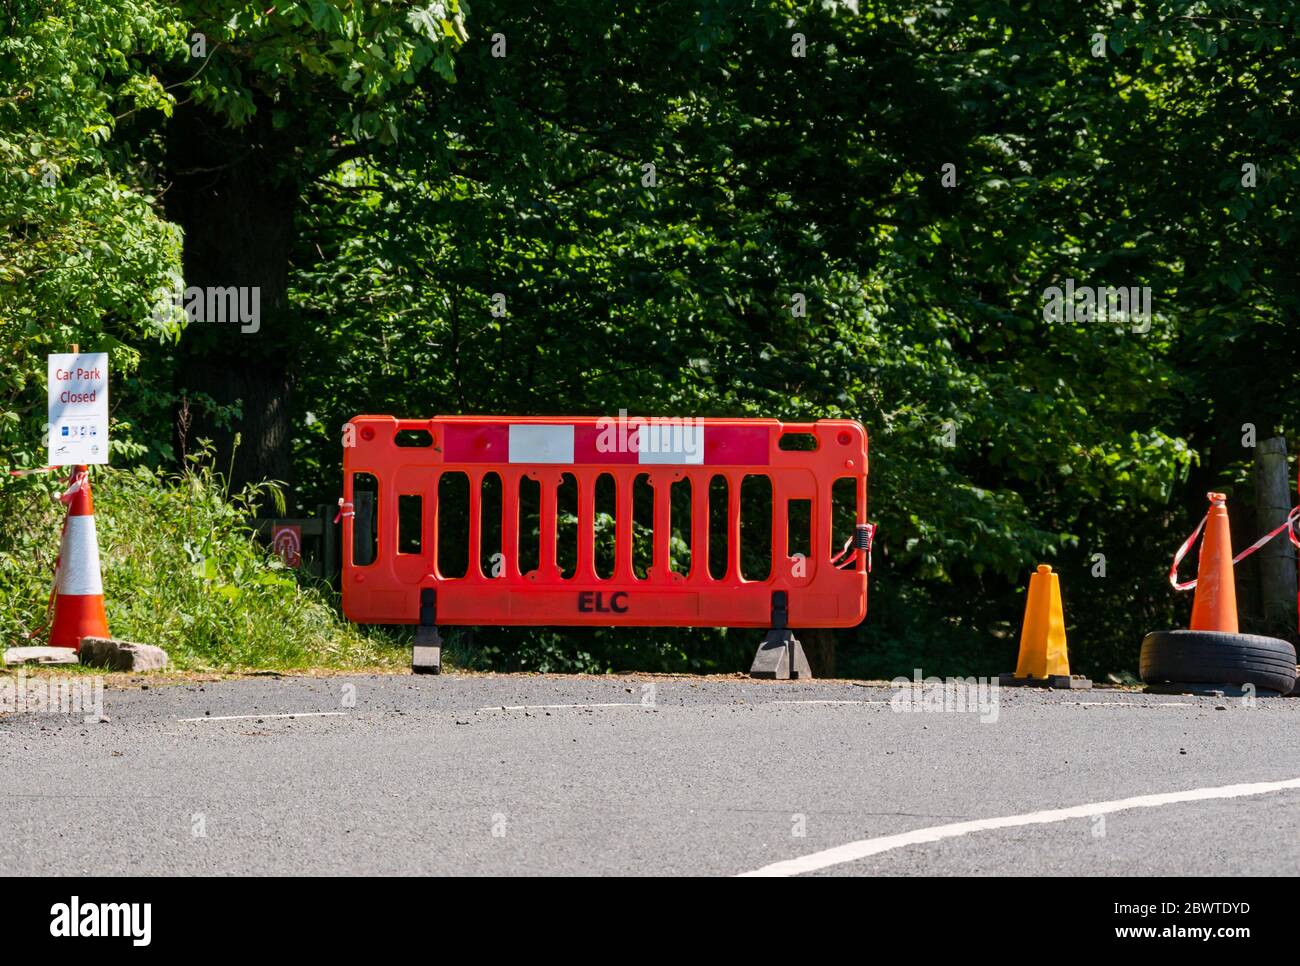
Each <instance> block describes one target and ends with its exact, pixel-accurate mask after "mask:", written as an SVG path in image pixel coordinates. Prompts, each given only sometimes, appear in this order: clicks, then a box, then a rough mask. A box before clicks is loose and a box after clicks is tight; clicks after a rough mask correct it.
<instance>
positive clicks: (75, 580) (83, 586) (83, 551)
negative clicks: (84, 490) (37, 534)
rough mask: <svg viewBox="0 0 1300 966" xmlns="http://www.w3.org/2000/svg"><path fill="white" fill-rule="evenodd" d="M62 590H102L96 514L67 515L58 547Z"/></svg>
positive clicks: (60, 589)
mask: <svg viewBox="0 0 1300 966" xmlns="http://www.w3.org/2000/svg"><path fill="white" fill-rule="evenodd" d="M59 593H60V594H69V595H77V594H103V593H104V585H103V584H102V583H101V582H100V579H99V541H98V540H96V539H95V518H94V517H84V516H83V517H68V525H67V527H66V528H65V529H64V531H63V546H62V548H61V549H60V551H59Z"/></svg>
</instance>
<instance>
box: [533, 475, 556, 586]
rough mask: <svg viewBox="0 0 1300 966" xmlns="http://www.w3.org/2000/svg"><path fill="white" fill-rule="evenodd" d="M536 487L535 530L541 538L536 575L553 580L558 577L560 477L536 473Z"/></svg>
mask: <svg viewBox="0 0 1300 966" xmlns="http://www.w3.org/2000/svg"><path fill="white" fill-rule="evenodd" d="M537 485H538V504H537V529H538V533H539V534H540V536H541V542H540V547H539V549H538V551H537V553H538V558H537V573H538V576H539V577H540V578H541V579H542V580H553V579H556V578H558V577H559V575H560V568H559V566H558V565H557V564H556V561H555V543H556V535H555V509H556V504H557V503H558V501H559V486H560V475H559V474H558V473H547V472H541V473H538V474H537Z"/></svg>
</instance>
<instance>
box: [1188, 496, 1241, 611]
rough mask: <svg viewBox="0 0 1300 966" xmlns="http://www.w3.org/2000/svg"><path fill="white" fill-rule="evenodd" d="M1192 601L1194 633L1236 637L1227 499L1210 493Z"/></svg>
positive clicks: (1235, 590) (1234, 592)
mask: <svg viewBox="0 0 1300 966" xmlns="http://www.w3.org/2000/svg"><path fill="white" fill-rule="evenodd" d="M1208 495H1209V498H1210V510H1209V513H1207V514H1206V517H1205V540H1204V542H1203V543H1202V544H1201V557H1200V564H1199V565H1198V570H1197V573H1196V596H1195V598H1193V600H1192V623H1191V626H1190V628H1189V629H1190V630H1193V631H1219V632H1221V633H1224V634H1236V633H1237V586H1236V584H1235V583H1234V582H1233V579H1232V534H1231V533H1230V532H1229V528H1228V506H1227V500H1228V498H1227V497H1226V496H1224V495H1223V494H1222V493H1210V494H1208Z"/></svg>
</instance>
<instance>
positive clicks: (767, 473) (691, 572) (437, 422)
mask: <svg viewBox="0 0 1300 966" xmlns="http://www.w3.org/2000/svg"><path fill="white" fill-rule="evenodd" d="M783 439H784V440H786V441H787V443H788V445H795V444H802V445H803V446H805V447H813V446H815V448H783V447H782V445H781V444H782V440H783ZM344 444H345V446H344V457H343V471H344V484H343V492H344V512H343V611H344V613H345V614H346V615H347V617H348V618H349V619H350V620H353V621H357V622H359V623H369V624H401V623H407V624H409V623H417V622H418V621H419V616H420V598H421V593H420V592H421V590H424V589H434V590H436V592H437V594H436V600H437V623H438V624H487V625H500V624H536V625H543V624H544V625H587V624H604V625H614V624H617V625H640V626H648V625H658V626H718V627H768V626H771V620H772V606H773V605H772V602H773V592H774V591H785V592H786V593H787V596H788V606H789V623H790V626H793V627H848V626H852V625H855V624H857V623H859V622H860V621H861V620H862V618H863V617H864V616H865V615H866V606H867V569H868V566H867V561H868V554H869V546H870V542H869V534H870V529H869V528H868V527H867V525H866V519H867V495H866V483H867V435H866V431H865V430H864V429H863V428H862V426H861V425H860V424H859V423H857V422H854V421H852V420H839V419H823V420H818V421H817V422H814V423H784V424H783V423H781V422H780V421H778V420H775V419H693V420H661V421H650V420H636V419H630V420H629V419H626V417H617V418H605V419H597V418H595V417H575V418H551V417H545V418H542V417H465V416H449V417H435V418H433V419H421V420H415V419H396V418H394V417H392V416H358V417H356V418H355V419H353V420H352V421H351V422H350V423H349V425H348V428H347V431H346V433H345V438H344ZM462 475H463V476H462ZM366 476H368V477H371V478H373V479H365V477H366ZM603 476H609V477H611V478H612V480H613V488H614V490H615V493H616V496H615V498H614V501H613V502H614V505H613V507H612V510H613V512H612V514H609V513H599V514H598V512H597V511H598V508H597V491H598V489H601V490H602V491H603V493H604V495H608V490H609V484H608V483H605V482H601V483H600V485H599V487H598V480H599V479H600V478H601V477H603ZM753 476H757V477H766V478H767V480H768V481H770V488H771V509H770V511H768V512H767V514H766V519H764V518H763V515H762V510H761V508H760V509H758V510H754V509H753V503H751V511H752V512H750V513H747V514H746V515H745V520H744V525H743V527H744V528H743V531H742V514H741V500H740V495H741V487H742V481H743V480H744V479H745V478H746V477H753ZM494 477H495V479H493V478H494ZM566 477H571V478H572V479H571V480H566V479H565V478H566ZM639 477H644V478H645V479H644V480H643V481H642V482H641V483H640V484H639V485H640V487H642V493H643V495H644V486H645V483H647V482H648V484H649V486H650V487H651V488H652V491H653V511H652V512H651V513H649V514H646V516H647V519H646V520H645V521H636V522H635V526H634V511H635V509H636V506H635V502H634V488H635V487H636V486H637V485H638V483H637V481H638V478H639ZM717 478H721V479H722V480H723V481H725V484H726V491H727V492H726V505H725V533H718V534H715V538H716V537H717V536H724V537H725V547H726V556H725V560H724V559H722V558H721V555H720V553H719V550H720V549H721V545H719V547H716V548H715V549H714V554H713V556H714V558H715V560H714V565H715V569H717V570H722V569H723V568H722V566H721V565H722V564H723V563H724V562H725V573H718V574H717V575H716V576H715V575H714V574H713V573H711V572H710V548H709V542H710V533H709V531H710V493H709V488H710V485H711V484H712V485H713V486H714V488H715V490H716V489H717V486H718V484H716V483H714V482H713V481H715V479H717ZM359 479H364V480H365V483H366V484H367V486H368V488H369V489H368V490H367V489H366V488H358V486H357V482H358V480H359ZM845 479H847V480H851V481H852V483H851V484H843V483H841V484H840V486H841V488H845V487H848V488H851V489H852V491H853V492H852V496H851V498H848V499H844V500H843V503H844V504H847V506H844V507H843V510H842V512H841V513H840V519H839V521H838V526H839V532H834V533H833V532H832V524H833V522H834V521H833V513H832V510H833V498H832V487H834V486H835V484H836V482H837V481H839V480H845ZM562 482H563V483H564V484H565V487H566V490H565V492H566V495H571V496H573V497H574V500H573V502H574V503H575V504H576V506H575V508H574V509H575V512H573V513H571V514H566V515H565V516H564V517H563V518H562V520H561V524H562V528H563V529H564V530H565V536H566V537H568V536H570V535H571V534H570V531H576V536H575V539H576V552H573V553H566V554H565V555H564V556H565V557H566V560H567V569H569V570H570V571H571V572H569V573H566V572H565V569H562V566H561V561H560V560H559V559H558V557H557V549H558V541H559V536H558V535H557V517H558V514H557V495H558V494H559V492H560V487H561V484H562ZM453 483H454V484H461V483H463V484H464V487H465V489H467V493H466V494H465V498H464V499H463V500H458V501H457V505H456V506H454V507H453V506H452V505H451V504H450V491H451V489H452V484H453ZM498 483H499V492H500V494H501V496H500V503H501V510H500V514H499V517H498V514H497V513H496V512H485V509H484V502H485V497H484V494H485V488H486V492H489V493H495V492H497V491H498ZM674 484H677V485H678V487H679V490H678V494H677V500H676V504H675V505H674V502H673V486H674ZM757 485H758V487H759V489H761V488H762V485H761V484H757ZM683 486H684V487H689V496H687V495H686V493H685V492H683V489H682V488H683ZM521 487H528V488H530V489H534V488H535V489H536V490H537V498H536V509H537V512H536V524H535V526H536V531H535V532H534V530H533V525H534V524H533V519H532V514H529V517H528V519H526V520H525V524H526V527H525V531H526V532H525V533H523V534H521V528H520V511H521V495H520V494H521ZM376 490H377V493H376V494H375V496H374V497H364V496H363V493H365V492H375V491H376ZM440 490H442V491H443V493H442V500H441V502H442V504H444V505H443V506H441V507H440V499H439V495H440ZM575 491H576V493H575ZM798 501H807V503H806V505H804V506H799V505H798ZM643 502H644V501H643ZM756 502H758V503H762V502H763V501H762V500H758V501H756ZM792 502H794V503H795V504H796V506H795V511H794V512H795V515H796V517H797V518H798V521H799V522H800V523H802V520H803V519H804V516H805V514H806V517H807V520H808V525H807V541H806V547H805V549H804V550H803V551H802V552H797V548H795V549H792V547H791V539H792V536H791V533H790V530H789V527H788V520H789V519H790V513H791V511H790V509H789V507H790V504H791V503H792ZM372 503H373V504H374V505H375V506H377V510H376V512H375V513H374V516H373V518H372V519H373V523H371V522H369V521H368V520H367V517H366V516H365V513H366V511H367V509H368V506H369V505H370V504H372ZM720 509H721V504H720V503H718V504H717V506H716V508H715V516H714V521H715V526H714V529H715V530H718V531H721V529H722V528H721V527H720V526H718V524H719V523H721V520H722V514H721V513H720V512H718V511H719V510H720ZM440 511H441V515H442V516H443V518H444V519H442V520H441V521H440V519H439V517H440ZM678 511H680V512H678ZM358 514H362V515H361V517H360V518H358ZM675 514H676V515H677V516H678V517H679V518H680V519H679V520H678V526H677V527H676V528H674V525H673V524H674V519H673V518H674V515H675ZM611 516H612V520H611ZM498 520H499V521H500V523H499V525H498V522H497V521H498ZM460 525H464V527H465V528H466V529H467V531H468V532H467V533H463V534H461V535H460V536H461V539H460V540H455V541H452V542H450V543H449V540H450V538H449V535H448V534H447V533H446V532H443V533H441V534H440V529H442V530H451V529H456V528H458V527H459V526H460ZM611 527H612V529H613V553H612V560H611V559H610V556H611V555H609V554H604V555H603V556H604V559H605V561H606V562H607V563H612V567H613V572H612V573H607V574H604V575H602V574H600V573H599V572H598V563H599V562H600V560H599V559H598V554H597V531H598V530H599V531H600V535H601V536H602V537H604V538H607V537H608V535H609V533H608V531H609V529H610V528H611ZM855 527H856V529H855ZM800 529H801V530H802V526H801V527H800ZM485 530H486V531H487V533H486V534H485ZM498 532H499V541H498V539H497V536H496V535H497V533H498ZM742 533H743V534H744V538H745V541H746V550H745V552H744V554H742ZM674 534H677V537H676V541H675V542H674ZM756 534H758V537H759V539H756V537H755V535H756ZM764 534H767V535H770V554H769V559H768V561H767V563H768V566H767V568H766V570H767V573H766V576H764V577H762V579H747V578H746V576H745V574H744V573H742V561H743V562H745V563H751V562H752V561H753V560H754V554H753V553H752V552H750V550H749V549H748V544H749V543H751V542H755V543H758V544H764V543H766V540H764V539H762V536H763V535H764ZM797 536H798V537H799V538H800V539H802V536H803V534H802V533H801V534H798V535H797ZM485 537H486V539H485ZM440 538H441V544H442V545H441V547H440V545H439V544H440ZM847 539H852V540H853V543H852V548H851V549H849V551H848V552H847V553H845V552H844V551H843V550H841V548H842V547H844V546H845V545H846V540H847ZM498 542H499V545H498ZM634 544H635V545H636V548H637V549H636V551H635V553H634ZM646 544H649V545H650V552H649V554H646V553H645V552H644V550H645V545H646ZM687 547H689V558H690V560H689V566H685V565H683V564H681V563H680V561H678V567H677V568H676V569H675V568H674V561H675V560H677V558H680V557H682V556H684V555H685V551H686V549H687ZM566 549H567V543H566ZM440 550H441V551H442V558H443V559H441V560H440V553H439V551H440ZM837 551H838V554H837ZM521 553H527V556H528V558H529V560H528V562H527V563H526V564H524V565H523V566H521V560H522V558H521ZM638 556H639V557H641V558H646V557H648V560H647V561H646V563H647V566H645V567H644V568H638V567H637V566H636V560H637V557H638ZM837 557H838V565H837V564H836V560H837ZM372 558H373V559H372ZM462 564H464V565H465V568H466V569H465V572H464V573H463V574H460V573H459V572H457V571H458V570H459V568H460V566H461V565H462ZM638 569H643V573H638ZM754 569H757V570H759V571H761V570H763V569H764V568H763V567H762V561H761V560H760V561H759V563H758V566H757V567H755V568H754Z"/></svg>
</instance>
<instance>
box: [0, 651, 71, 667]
mask: <svg viewBox="0 0 1300 966" xmlns="http://www.w3.org/2000/svg"><path fill="white" fill-rule="evenodd" d="M4 660H5V664H76V663H77V652H76V651H74V650H73V649H72V648H70V647H11V648H9V649H8V650H6V651H5V658H4Z"/></svg>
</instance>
